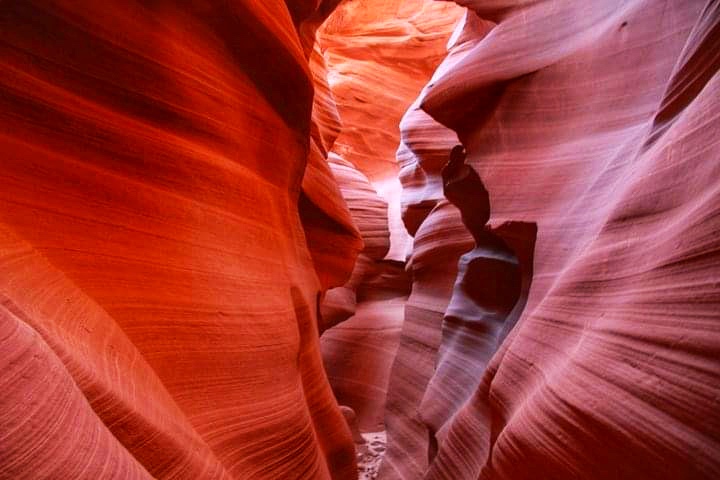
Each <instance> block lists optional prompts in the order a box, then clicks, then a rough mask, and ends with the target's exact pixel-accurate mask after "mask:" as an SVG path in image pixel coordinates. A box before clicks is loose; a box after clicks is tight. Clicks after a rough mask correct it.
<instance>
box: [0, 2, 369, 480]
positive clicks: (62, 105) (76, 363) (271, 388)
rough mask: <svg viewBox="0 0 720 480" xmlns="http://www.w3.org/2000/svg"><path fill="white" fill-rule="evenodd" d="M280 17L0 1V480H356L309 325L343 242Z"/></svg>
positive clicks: (342, 272)
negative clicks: (332, 243)
mask: <svg viewBox="0 0 720 480" xmlns="http://www.w3.org/2000/svg"><path fill="white" fill-rule="evenodd" d="M291 3H292V5H293V7H294V9H293V14H294V17H293V16H291V15H290V12H289V11H288V9H287V7H286V6H285V4H284V3H283V2H270V3H267V2H266V3H264V4H263V3H258V2H249V1H239V2H233V3H232V5H230V4H226V3H223V2H217V3H213V2H205V3H201V4H194V5H192V6H186V7H183V8H180V7H178V6H177V4H175V3H173V2H163V1H161V2H150V3H148V2H134V1H129V0H118V1H113V2H80V3H78V2H63V1H48V2H33V1H23V2H20V1H11V2H3V3H2V5H0V31H2V32H3V33H2V41H1V42H0V65H1V67H0V92H1V93H0V125H1V126H2V128H0V130H1V131H2V133H1V134H0V151H2V152H3V154H2V159H1V160H0V183H2V185H3V187H2V189H0V298H1V299H2V304H1V306H0V319H1V320H0V329H2V333H1V334H0V343H1V344H2V345H1V346H0V349H1V351H2V352H3V354H2V355H0V369H1V370H0V371H2V376H0V384H1V385H2V388H3V395H2V396H1V397H0V459H2V460H0V478H7V479H11V478H12V479H16V478H38V479H41V478H49V479H56V478H74V479H82V478H87V479H93V480H95V479H98V478H128V479H130V478H136V479H141V478H188V479H197V478H202V479H212V478H218V479H220V478H227V479H231V478H232V479H253V480H255V479H272V480H276V479H279V478H282V479H291V478H302V479H306V478H317V479H326V478H338V479H340V478H342V479H345V478H353V477H354V476H356V475H357V473H356V467H355V455H354V448H353V443H352V439H351V436H350V432H349V429H348V427H347V424H346V423H345V420H344V418H343V416H342V414H341V413H340V411H339V409H338V407H337V403H336V401H335V399H334V397H333V395H332V392H331V391H330V387H329V384H328V383H327V379H326V376H325V373H324V371H323V368H322V364H321V358H320V351H319V341H318V330H317V318H316V309H317V301H318V295H319V293H320V291H321V289H322V288H323V285H332V284H336V285H342V284H343V283H344V282H345V281H346V280H347V278H348V276H349V274H350V271H351V269H352V266H353V264H354V257H355V255H357V253H358V252H359V250H360V249H361V248H362V243H361V240H360V238H359V234H358V232H357V231H356V229H355V227H354V225H353V224H352V220H351V218H350V215H349V213H348V211H347V209H346V207H345V206H344V202H343V201H342V198H341V196H340V192H339V190H338V188H337V186H336V185H335V182H334V179H333V177H332V173H331V172H330V169H329V167H328V165H327V164H326V163H325V162H324V161H323V159H324V153H323V151H324V150H323V148H327V142H329V141H330V140H329V139H330V138H331V137H332V131H333V129H332V128H331V125H330V124H331V122H329V121H327V118H329V117H331V115H325V116H322V115H320V113H318V114H317V115H316V116H315V119H316V120H315V122H311V121H310V118H311V109H312V103H313V100H312V99H313V81H312V75H311V72H310V70H309V68H308V57H309V56H310V55H311V52H310V51H309V49H307V48H306V45H305V48H304V45H303V42H301V40H300V37H299V36H298V28H299V29H301V30H302V27H303V24H302V23H301V20H302V19H303V18H305V15H309V14H308V12H315V11H316V9H317V8H318V6H319V5H318V3H319V2H302V4H300V2H291ZM320 7H321V8H323V7H322V6H320ZM303 9H305V10H304V13H303V11H301V10H303ZM310 31H312V29H310ZM268 58H272V59H273V61H272V63H271V64H268V61H267V60H268ZM316 98H322V97H321V96H318V97H316ZM319 103H320V101H318V102H316V105H318V104H319ZM328 104H329V101H328V100H327V98H326V99H325V104H324V105H325V106H326V107H327V106H328ZM316 110H317V111H319V110H320V107H318V108H317V109H316ZM312 125H316V127H315V128H313V127H312ZM313 132H315V134H313V141H312V142H311V141H310V137H311V134H312V133H313ZM321 137H322V138H324V139H325V140H326V141H325V142H323V141H321ZM308 156H309V159H308ZM306 162H307V163H308V168H307V169H306V168H305V166H306ZM301 183H302V187H301ZM298 199H299V200H298ZM312 209H315V210H312ZM314 213H318V214H317V215H314ZM301 217H302V220H303V222H302V223H301ZM323 230H325V231H332V232H333V233H334V234H335V237H334V238H336V246H337V247H338V248H337V250H336V251H335V252H332V253H328V252H326V251H322V250H318V249H315V248H313V247H314V246H316V245H317V243H316V244H313V243H312V240H313V238H318V237H319V236H323V238H325V239H327V238H328V237H327V236H326V235H325V233H319V232H322V231H323ZM306 235H307V238H308V241H309V243H310V250H308V247H307V246H306ZM311 252H312V257H311ZM323 254H324V255H323ZM340 257H342V258H340ZM313 260H315V261H314V262H313ZM319 278H320V280H319Z"/></svg>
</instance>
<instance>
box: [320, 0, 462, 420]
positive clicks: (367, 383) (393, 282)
mask: <svg viewBox="0 0 720 480" xmlns="http://www.w3.org/2000/svg"><path fill="white" fill-rule="evenodd" d="M460 12H461V9H459V8H458V7H457V6H455V5H452V4H450V3H442V2H432V1H427V0H402V1H401V0H393V1H385V0H383V1H379V0H362V1H359V2H345V3H343V4H341V5H340V6H339V7H338V9H336V10H335V11H334V12H333V13H332V15H331V16H330V17H329V19H328V20H327V22H326V23H325V24H324V25H323V26H322V27H321V28H320V29H319V31H318V44H319V46H320V48H321V50H322V51H323V52H324V55H325V59H326V62H327V66H328V69H329V73H328V78H329V84H330V88H331V91H332V94H333V96H334V98H335V99H336V102H337V105H338V114H339V117H340V119H341V122H342V124H343V128H342V130H341V133H340V135H339V136H338V138H337V139H336V140H335V143H334V145H333V147H332V151H333V152H336V153H337V154H338V155H337V156H334V155H333V154H331V155H330V164H331V168H332V169H333V172H334V173H335V176H336V178H337V180H338V184H339V185H340V189H341V191H342V193H343V196H344V198H345V199H346V201H347V202H348V206H349V208H350V212H351V214H352V216H353V219H354V220H355V223H356V224H357V225H358V228H359V230H360V233H361V235H362V237H363V240H364V242H365V250H364V251H363V252H362V253H361V254H360V256H359V258H358V262H357V263H356V266H355V270H354V271H353V275H352V278H351V280H350V281H349V282H348V283H347V284H346V285H345V286H343V287H340V288H336V289H333V290H330V291H329V292H328V294H327V296H326V298H325V302H324V304H323V306H324V308H323V323H324V324H325V325H326V326H330V325H335V324H338V323H339V322H340V321H343V320H344V322H343V323H342V324H340V325H338V326H336V327H334V328H331V329H330V330H327V331H326V332H325V333H323V336H322V341H321V343H322V351H323V358H324V360H325V367H326V369H327V371H328V376H329V379H330V382H331V384H332V385H333V390H334V392H335V394H336V395H337V397H338V400H339V401H340V403H342V404H346V405H348V406H350V407H352V408H353V409H354V410H355V412H356V413H357V416H358V419H359V423H360V427H361V429H362V430H363V431H365V432H374V431H378V430H381V429H383V425H384V423H385V421H384V418H383V417H384V406H385V399H386V394H387V390H388V379H389V375H390V369H391V366H392V363H393V360H394V358H395V353H396V351H397V348H398V343H399V341H400V335H399V334H400V328H401V325H402V323H403V307H404V304H405V301H406V298H407V296H408V293H409V284H408V275H407V273H406V272H405V271H404V260H405V250H406V248H407V246H408V238H409V237H408V236H407V233H405V229H404V228H403V225H402V223H401V220H400V208H399V207H400V188H399V183H398V181H397V178H396V175H397V165H396V163H395V150H396V148H397V144H398V142H399V140H400V134H399V131H398V128H397V125H398V122H399V121H400V117H401V116H402V113H403V111H404V110H405V109H407V106H408V105H409V104H410V103H412V101H413V99H414V98H415V97H416V96H417V94H418V92H419V91H420V89H421V87H422V85H423V83H424V82H425V81H426V80H427V78H429V76H430V74H431V72H432V71H433V69H434V68H435V67H436V66H437V64H438V63H439V62H440V60H441V58H442V55H443V54H444V52H445V43H446V39H447V37H449V35H450V33H451V29H452V26H453V25H454V23H455V22H456V21H457V18H458V16H459V14H460ZM376 191H377V193H376ZM378 194H379V195H380V197H378ZM379 200H380V202H379ZM388 207H389V208H388ZM388 229H389V230H390V239H389V240H390V241H389V244H388V238H387V235H388ZM388 247H389V249H388ZM383 257H384V258H385V259H386V260H383Z"/></svg>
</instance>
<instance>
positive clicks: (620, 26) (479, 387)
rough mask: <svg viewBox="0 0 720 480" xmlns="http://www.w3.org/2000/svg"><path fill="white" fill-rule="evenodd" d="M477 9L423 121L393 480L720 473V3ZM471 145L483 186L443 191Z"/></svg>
mask: <svg viewBox="0 0 720 480" xmlns="http://www.w3.org/2000/svg"><path fill="white" fill-rule="evenodd" d="M457 3H460V4H463V5H464V6H466V7H467V8H468V11H467V14H466V16H465V18H464V19H463V21H462V22H461V23H460V24H459V26H458V28H457V29H456V31H455V33H454V35H453V37H452V39H451V41H450V44H449V52H448V55H447V58H446V59H445V60H444V62H443V63H442V64H441V66H440V67H439V68H438V70H437V71H436V73H435V75H434V77H433V79H432V80H431V81H430V82H429V84H428V85H427V86H426V88H425V89H424V90H423V92H422V94H421V96H420V97H419V98H418V100H417V102H416V103H415V104H414V105H413V106H412V107H411V108H410V109H409V110H408V112H407V114H406V115H405V117H404V119H403V122H402V132H403V134H402V135H403V143H402V145H401V148H400V150H399V153H398V160H399V162H400V164H401V180H402V182H403V186H404V190H403V214H404V220H405V223H406V225H407V227H408V230H409V231H410V232H411V233H413V234H414V235H415V246H414V250H413V253H412V257H411V266H412V268H413V271H414V272H417V273H416V275H415V277H414V278H413V290H412V293H411V295H410V300H411V301H409V302H408V306H407V307H406V318H405V324H404V326H403V331H402V334H401V335H402V338H405V339H407V340H406V341H403V340H402V339H401V345H400V349H399V350H398V355H397V358H396V360H395V365H394V370H393V374H392V375H391V378H390V392H389V397H388V412H390V409H391V408H392V409H396V410H402V409H403V408H405V417H404V418H403V417H389V418H396V419H397V420H396V421H395V422H394V423H393V424H390V425H389V426H388V427H389V428H388V447H389V451H388V455H386V458H385V460H384V462H383V467H382V469H381V475H380V478H383V479H385V478H390V479H394V478H398V479H399V478H402V479H415V478H426V479H432V480H434V479H453V480H462V479H472V480H476V479H487V480H490V479H512V480H520V479H536V478H547V479H574V478H586V479H607V480H609V479H629V478H632V479H668V480H669V479H688V480H689V479H713V478H718V477H719V476H720V405H719V404H718V398H720V288H718V285H719V284H720V283H719V282H720V267H719V265H720V236H719V235H718V232H720V183H719V182H720V180H719V179H720V162H719V161H718V159H720V140H718V132H719V131H720V74H719V73H718V69H719V68H720V3H719V2H717V1H706V0H699V1H692V0H682V1H681V0H677V1H656V0H635V1H614V0H609V1H603V2H577V1H569V0H567V1H564V0H560V1H543V0H540V1H535V2H514V1H513V2H510V1H504V0H493V1H472V0H467V1H458V2H457ZM455 135H457V137H458V138H459V140H460V141H461V142H462V144H463V145H464V146H465V148H466V150H467V159H466V160H465V163H466V165H467V166H468V167H470V168H472V171H473V172H476V173H477V181H466V180H462V179H461V180H457V178H460V177H462V178H470V177H471V176H472V175H473V174H472V173H471V172H468V171H465V174H463V175H460V176H459V177H458V176H456V177H455V178H456V180H453V179H452V178H446V179H445V182H443V178H442V175H441V169H442V166H443V164H444V163H445V162H446V161H447V159H448V158H449V156H450V154H449V151H450V148H451V147H452V145H453V143H454V136H455ZM458 181H459V182H460V183H461V184H462V185H460V186H458V184H457V183H456V182H458ZM478 182H480V183H478ZM443 183H445V185H444V184H443ZM453 185H455V186H453ZM473 185H474V186H473ZM443 187H445V190H446V191H445V194H447V193H448V187H450V190H451V193H450V194H449V195H447V196H448V198H449V200H450V201H452V203H453V204H454V205H453V204H450V203H449V202H448V201H447V199H445V198H444V197H445V195H444V194H443ZM485 190H486V191H487V195H485V200H483V191H485ZM484 202H487V203H488V206H489V212H488V217H489V221H488V223H487V224H485V225H483V222H484V220H481V221H479V220H478V219H477V218H470V217H468V216H467V212H473V209H472V207H473V206H475V208H476V209H480V208H482V205H483V204H484ZM456 206H457V208H456ZM475 211H476V210H475ZM478 232H481V234H480V235H477V233H478ZM471 235H472V236H471ZM473 237H475V238H474V239H473ZM491 237H492V238H495V239H496V240H492V241H490V243H489V244H488V243H487V242H488V241H489V240H488V238H491ZM493 242H494V243H493ZM498 242H499V243H498ZM453 245H456V246H457V248H455V249H454V250H452V251H451V246H453ZM488 245H495V246H488ZM507 247H509V249H510V251H511V253H513V254H514V255H509V254H508V251H507V250H506V248H507ZM471 249H472V250H471ZM458 251H459V252H458ZM463 252H469V253H466V254H464V255H463V257H462V259H461V260H460V262H459V268H458V267H457V266H458V263H457V261H456V259H457V256H458V255H459V254H460V253H463ZM502 252H505V253H502ZM453 255H454V258H448V257H449V256H453ZM488 262H492V263H488ZM473 265H481V266H482V268H481V269H478V270H477V271H474V269H473ZM453 268H455V269H456V270H457V275H456V272H454V271H452V269H453ZM430 269H437V270H440V271H442V272H446V273H445V274H440V273H438V274H433V275H430V276H425V275H424V272H425V271H427V270H430ZM473 278H474V280H470V281H469V280H468V279H473ZM492 291H496V292H498V295H494V296H492V297H488V296H487V293H488V292H492ZM416 297H417V298H418V300H419V299H422V300H423V302H424V304H425V305H426V307H425V309H424V310H423V311H418V310H417V309H416V307H415V306H414V305H413V303H414V298H416ZM510 297H512V298H511V300H512V299H514V298H516V301H515V304H514V306H513V308H512V309H510V308H509V305H508V304H507V303H506V300H502V299H507V298H510ZM500 300H502V301H500ZM413 366H415V367H416V368H413ZM418 366H419V368H418ZM394 389H396V390H397V392H398V393H397V394H396V395H393V390H394ZM391 396H392V402H391ZM403 396H404V397H405V398H406V399H407V400H406V405H402V402H403V400H402V398H403ZM407 403H411V404H410V405H408V404H407ZM413 408H414V409H413Z"/></svg>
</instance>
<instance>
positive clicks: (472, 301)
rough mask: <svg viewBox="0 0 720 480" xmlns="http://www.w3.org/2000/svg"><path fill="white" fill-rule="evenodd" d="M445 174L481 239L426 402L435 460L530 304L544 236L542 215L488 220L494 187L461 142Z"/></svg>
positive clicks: (454, 305) (462, 270) (461, 266)
mask: <svg viewBox="0 0 720 480" xmlns="http://www.w3.org/2000/svg"><path fill="white" fill-rule="evenodd" d="M442 177H443V192H444V194H445V197H446V198H447V199H448V200H449V201H450V202H451V203H453V204H454V205H455V206H456V207H457V208H458V209H459V210H460V213H461V215H462V221H463V224H464V225H465V226H466V227H467V229H468V231H469V232H470V233H471V234H472V236H473V239H474V240H475V247H474V248H473V249H472V250H471V251H469V252H467V253H465V254H464V255H463V256H462V257H460V260H459V262H458V276H457V279H456V281H455V286H454V288H453V294H452V297H451V300H450V304H449V305H448V308H447V310H446V311H445V317H444V319H443V325H442V341H441V344H440V349H439V351H438V356H437V362H436V368H435V373H434V375H433V377H432V379H431V380H430V383H429V384H428V387H427V389H426V391H425V395H424V397H423V400H422V403H421V405H420V409H419V412H420V416H421V419H422V421H423V423H424V424H425V425H426V426H427V428H428V437H429V447H428V461H429V462H432V461H433V459H434V457H435V454H436V453H437V449H438V445H439V444H441V443H442V442H443V438H444V436H445V431H446V429H447V427H448V426H449V425H450V424H451V423H452V422H451V421H452V418H453V417H454V416H455V414H456V413H457V412H458V411H459V410H460V409H461V408H462V407H463V405H464V404H465V403H466V402H467V401H468V400H469V399H470V398H471V396H472V395H473V393H474V392H475V390H476V389H477V388H478V386H479V384H480V381H481V379H482V377H483V375H484V372H485V369H486V368H487V365H488V363H489V362H490V359H491V358H492V356H493V355H494V354H495V352H496V351H497V350H498V348H499V347H500V345H501V343H502V341H503V340H504V339H505V337H506V336H507V334H508V333H509V332H510V330H512V328H513V326H514V325H515V323H516V322H517V320H518V319H519V318H520V315H521V314H522V311H523V309H524V308H525V304H526V303H527V297H528V293H529V290H530V284H531V281H532V274H533V272H532V269H533V256H534V255H533V253H534V249H535V239H536V236H537V225H536V224H535V223H526V222H513V221H510V222H505V223H503V224H501V225H499V226H498V227H496V228H491V227H489V226H488V225H487V223H488V221H489V219H490V200H489V195H488V192H487V190H486V189H485V187H484V185H483V183H482V180H481V179H480V176H479V175H478V174H477V172H475V170H473V169H472V168H471V167H470V166H469V165H467V164H465V150H464V148H463V147H462V146H461V145H458V146H456V147H455V148H453V150H452V152H451V154H450V161H449V162H448V164H447V165H446V166H445V167H444V168H443V171H442Z"/></svg>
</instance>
